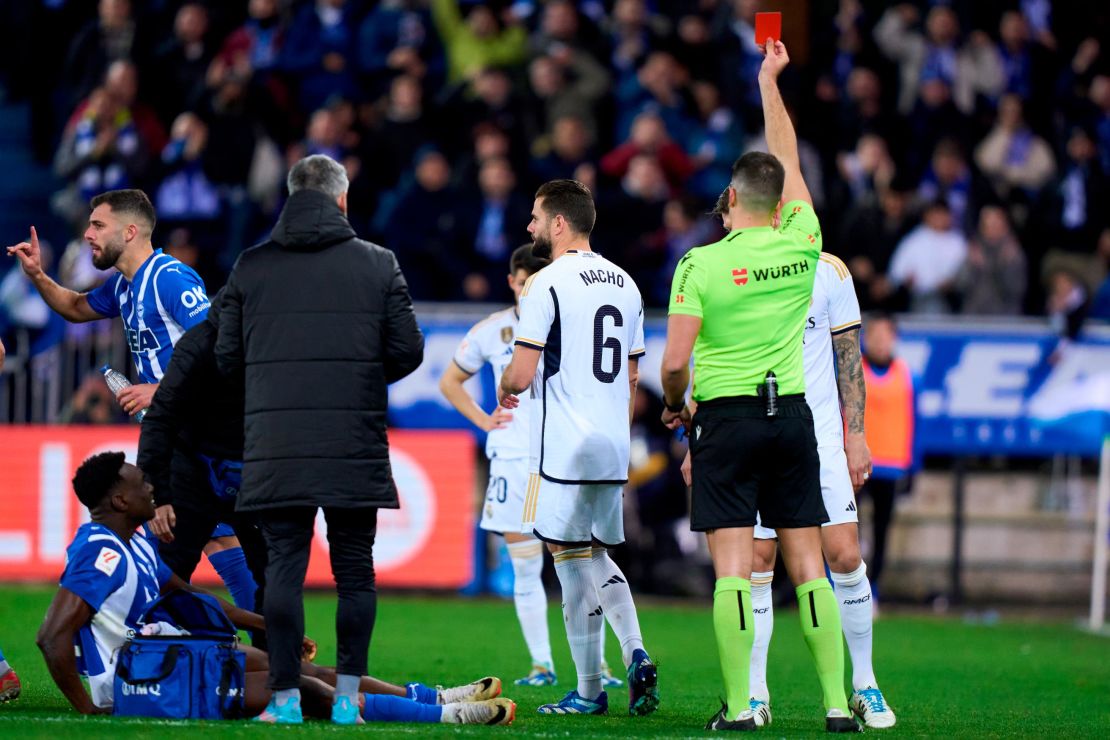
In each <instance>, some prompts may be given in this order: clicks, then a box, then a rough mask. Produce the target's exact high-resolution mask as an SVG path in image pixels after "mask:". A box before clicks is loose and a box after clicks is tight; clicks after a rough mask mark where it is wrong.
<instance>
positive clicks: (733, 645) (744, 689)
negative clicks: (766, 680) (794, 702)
mask: <svg viewBox="0 0 1110 740" xmlns="http://www.w3.org/2000/svg"><path fill="white" fill-rule="evenodd" d="M833 609H836V604H835V603H834V604H833ZM713 631H714V632H715V633H716V635H717V653H718V655H719V656H720V658H721V674H722V675H723V676H724V679H725V696H726V698H727V701H728V718H729V719H731V720H734V719H736V718H737V717H739V716H740V713H741V712H743V711H745V710H747V709H748V700H749V698H750V697H749V696H748V670H749V663H751V659H752V642H753V641H754V639H755V622H754V620H753V619H752V584H751V581H749V580H747V579H745V578H736V577H730V578H718V579H717V587H716V589H714V591H713ZM842 662H843V661H842Z"/></svg>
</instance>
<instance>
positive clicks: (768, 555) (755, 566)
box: [752, 540, 778, 573]
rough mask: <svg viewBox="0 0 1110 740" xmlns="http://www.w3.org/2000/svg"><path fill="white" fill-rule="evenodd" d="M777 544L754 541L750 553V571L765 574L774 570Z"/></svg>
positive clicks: (774, 542) (772, 541) (770, 541)
mask: <svg viewBox="0 0 1110 740" xmlns="http://www.w3.org/2000/svg"><path fill="white" fill-rule="evenodd" d="M777 552H778V543H777V542H776V541H775V540H756V541H755V547H754V549H753V552H752V570H753V571H754V572H756V573H766V572H769V571H773V570H774V569H775V559H776V554H777Z"/></svg>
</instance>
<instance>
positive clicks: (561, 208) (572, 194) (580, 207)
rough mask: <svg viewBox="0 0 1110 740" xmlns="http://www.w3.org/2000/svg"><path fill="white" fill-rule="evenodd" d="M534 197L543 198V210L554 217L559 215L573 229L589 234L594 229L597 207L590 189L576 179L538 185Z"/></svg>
mask: <svg viewBox="0 0 1110 740" xmlns="http://www.w3.org/2000/svg"><path fill="white" fill-rule="evenodd" d="M536 198H537V199H539V198H543V210H544V212H545V213H547V215H549V216H551V217H552V218H554V217H555V216H559V215H561V216H562V217H563V218H565V219H566V220H567V223H568V224H570V227H571V228H572V229H574V231H575V232H576V233H578V234H581V235H582V236H589V235H590V232H591V231H593V230H594V221H595V220H596V219H597V209H596V208H594V196H593V193H591V192H590V189H589V188H588V187H586V186H585V185H583V184H582V183H580V182H578V181H577V180H551V181H550V182H545V183H544V184H543V185H540V189H539V190H537V191H536Z"/></svg>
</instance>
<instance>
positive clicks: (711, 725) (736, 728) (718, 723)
mask: <svg viewBox="0 0 1110 740" xmlns="http://www.w3.org/2000/svg"><path fill="white" fill-rule="evenodd" d="M705 729H707V730H728V731H731V732H755V731H756V730H757V729H759V726H758V725H757V724H756V723H755V715H753V714H752V710H750V709H745V710H744V711H743V712H740V716H739V717H737V718H736V719H729V718H728V704H725V703H724V702H721V708H720V709H719V710H718V711H717V713H716V714H714V715H713V718H712V719H710V720H709V721H708V722H706V723H705Z"/></svg>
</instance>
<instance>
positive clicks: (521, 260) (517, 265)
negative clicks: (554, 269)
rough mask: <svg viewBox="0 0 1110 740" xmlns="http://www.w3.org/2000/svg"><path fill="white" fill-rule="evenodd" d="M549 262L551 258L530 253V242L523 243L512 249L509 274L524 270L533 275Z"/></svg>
mask: <svg viewBox="0 0 1110 740" xmlns="http://www.w3.org/2000/svg"><path fill="white" fill-rule="evenodd" d="M550 264H551V260H549V259H545V258H543V257H537V256H535V255H534V254H532V245H531V244H523V245H521V246H519V247H517V248H516V249H514V250H513V256H512V257H510V258H509V274H510V275H515V274H516V271H517V270H524V271H525V272H527V273H528V274H529V275H535V274H536V273H537V272H539V271H540V270H542V269H543V268H545V267H547V266H548V265H550Z"/></svg>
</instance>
